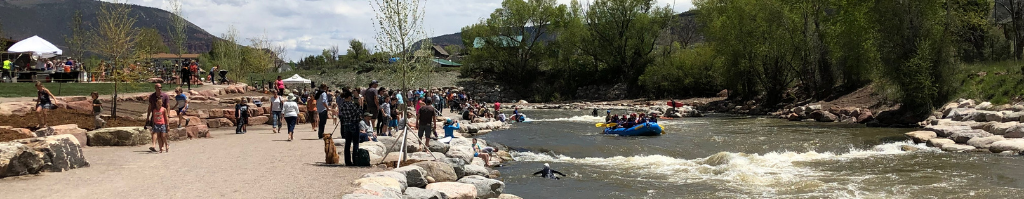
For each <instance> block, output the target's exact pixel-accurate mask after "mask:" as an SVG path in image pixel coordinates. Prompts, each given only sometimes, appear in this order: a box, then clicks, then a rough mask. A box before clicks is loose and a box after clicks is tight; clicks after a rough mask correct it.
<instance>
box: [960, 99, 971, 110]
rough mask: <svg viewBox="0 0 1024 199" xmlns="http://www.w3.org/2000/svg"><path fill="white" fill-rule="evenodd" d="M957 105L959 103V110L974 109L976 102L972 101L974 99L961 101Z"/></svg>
mask: <svg viewBox="0 0 1024 199" xmlns="http://www.w3.org/2000/svg"><path fill="white" fill-rule="evenodd" d="M957 103H958V104H957V107H958V108H974V104H975V101H974V100H972V99H968V100H960V101H959V102H957Z"/></svg>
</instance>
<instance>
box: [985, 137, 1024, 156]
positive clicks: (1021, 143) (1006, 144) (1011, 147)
mask: <svg viewBox="0 0 1024 199" xmlns="http://www.w3.org/2000/svg"><path fill="white" fill-rule="evenodd" d="M988 150H989V151H992V152H993V153H1001V152H1003V151H1013V152H1014V153H1019V152H1021V151H1024V139H1019V138H1017V139H1006V140H1003V141H997V142H993V143H992V144H990V145H988Z"/></svg>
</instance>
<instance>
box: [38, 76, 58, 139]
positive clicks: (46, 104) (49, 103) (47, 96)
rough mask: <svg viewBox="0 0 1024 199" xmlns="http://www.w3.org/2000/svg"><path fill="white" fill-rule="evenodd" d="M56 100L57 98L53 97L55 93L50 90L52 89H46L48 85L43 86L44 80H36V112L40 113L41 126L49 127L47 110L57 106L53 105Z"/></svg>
mask: <svg viewBox="0 0 1024 199" xmlns="http://www.w3.org/2000/svg"><path fill="white" fill-rule="evenodd" d="M56 101H57V98H54V97H53V93H51V92H50V89H46V87H45V86H43V82H39V81H36V113H39V124H41V126H40V127H43V128H47V129H49V127H50V126H49V123H47V121H46V118H48V116H47V112H48V111H49V110H50V109H56V108H57V106H55V105H53V102H56Z"/></svg>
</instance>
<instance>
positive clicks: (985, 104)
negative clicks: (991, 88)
mask: <svg viewBox="0 0 1024 199" xmlns="http://www.w3.org/2000/svg"><path fill="white" fill-rule="evenodd" d="M992 107H993V106H992V103H991V102H982V103H980V104H978V105H977V106H974V108H975V109H978V110H990V109H992Z"/></svg>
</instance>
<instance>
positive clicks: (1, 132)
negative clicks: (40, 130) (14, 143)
mask: <svg viewBox="0 0 1024 199" xmlns="http://www.w3.org/2000/svg"><path fill="white" fill-rule="evenodd" d="M0 136H3V138H4V139H8V140H16V139H24V138H33V137H36V134H35V133H33V132H32V131H30V130H28V129H24V128H14V127H12V126H0Z"/></svg>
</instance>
